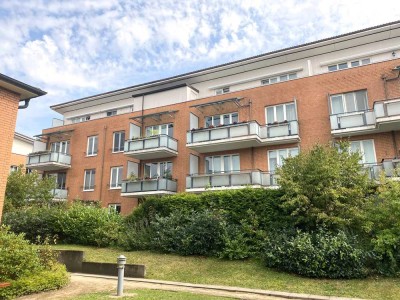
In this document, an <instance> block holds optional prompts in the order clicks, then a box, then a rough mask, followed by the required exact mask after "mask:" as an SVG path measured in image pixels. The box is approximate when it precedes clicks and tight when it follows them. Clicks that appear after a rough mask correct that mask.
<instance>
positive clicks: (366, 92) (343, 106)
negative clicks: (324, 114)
mask: <svg viewBox="0 0 400 300" xmlns="http://www.w3.org/2000/svg"><path fill="white" fill-rule="evenodd" d="M362 91H365V97H366V106H367V110H368V109H369V104H368V90H358V91H352V92H348V93H343V94H335V95H330V97H329V105H330V106H331V114H334V113H333V106H332V98H333V97H339V96H340V97H341V98H342V108H343V113H336V114H335V115H337V114H339V115H340V114H348V113H355V112H360V111H365V110H359V109H358V107H357V102H356V92H362ZM350 94H351V95H352V96H353V103H354V107H356V110H355V111H348V110H347V103H346V101H345V99H346V97H345V96H346V95H350Z"/></svg>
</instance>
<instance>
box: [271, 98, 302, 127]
mask: <svg viewBox="0 0 400 300" xmlns="http://www.w3.org/2000/svg"><path fill="white" fill-rule="evenodd" d="M288 105H294V112H295V114H296V118H295V119H294V120H291V121H296V120H297V105H296V102H295V101H293V102H289V103H282V104H277V105H271V106H266V107H265V123H266V124H273V123H275V122H277V114H276V109H277V107H278V106H283V120H287V112H286V111H287V109H286V106H288ZM268 108H273V109H274V120H272V121H271V120H268Z"/></svg>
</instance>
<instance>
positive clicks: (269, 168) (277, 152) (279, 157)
mask: <svg viewBox="0 0 400 300" xmlns="http://www.w3.org/2000/svg"><path fill="white" fill-rule="evenodd" d="M295 149H296V150H297V155H299V153H300V147H292V148H281V149H275V150H269V151H268V171H269V172H275V171H276V169H275V170H271V163H270V157H271V153H272V152H276V168H279V167H281V166H282V165H283V163H284V161H283V159H282V158H281V156H280V155H279V152H280V151H286V158H288V157H294V156H289V155H290V151H293V150H295ZM297 155H296V156H297ZM286 158H284V159H286Z"/></svg>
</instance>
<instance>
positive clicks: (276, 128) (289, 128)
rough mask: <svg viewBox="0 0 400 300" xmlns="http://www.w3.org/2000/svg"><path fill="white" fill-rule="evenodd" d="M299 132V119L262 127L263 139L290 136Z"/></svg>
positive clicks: (261, 135)
mask: <svg viewBox="0 0 400 300" xmlns="http://www.w3.org/2000/svg"><path fill="white" fill-rule="evenodd" d="M298 134H299V123H298V121H297V120H292V121H285V122H281V123H277V124H267V125H265V126H263V127H261V130H260V137H261V138H262V139H268V138H279V137H289V136H293V135H298Z"/></svg>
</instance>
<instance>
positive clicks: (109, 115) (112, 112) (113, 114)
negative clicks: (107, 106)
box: [107, 110, 117, 117]
mask: <svg viewBox="0 0 400 300" xmlns="http://www.w3.org/2000/svg"><path fill="white" fill-rule="evenodd" d="M116 114H117V110H109V111H108V112H107V117H112V116H115V115H116Z"/></svg>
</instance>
